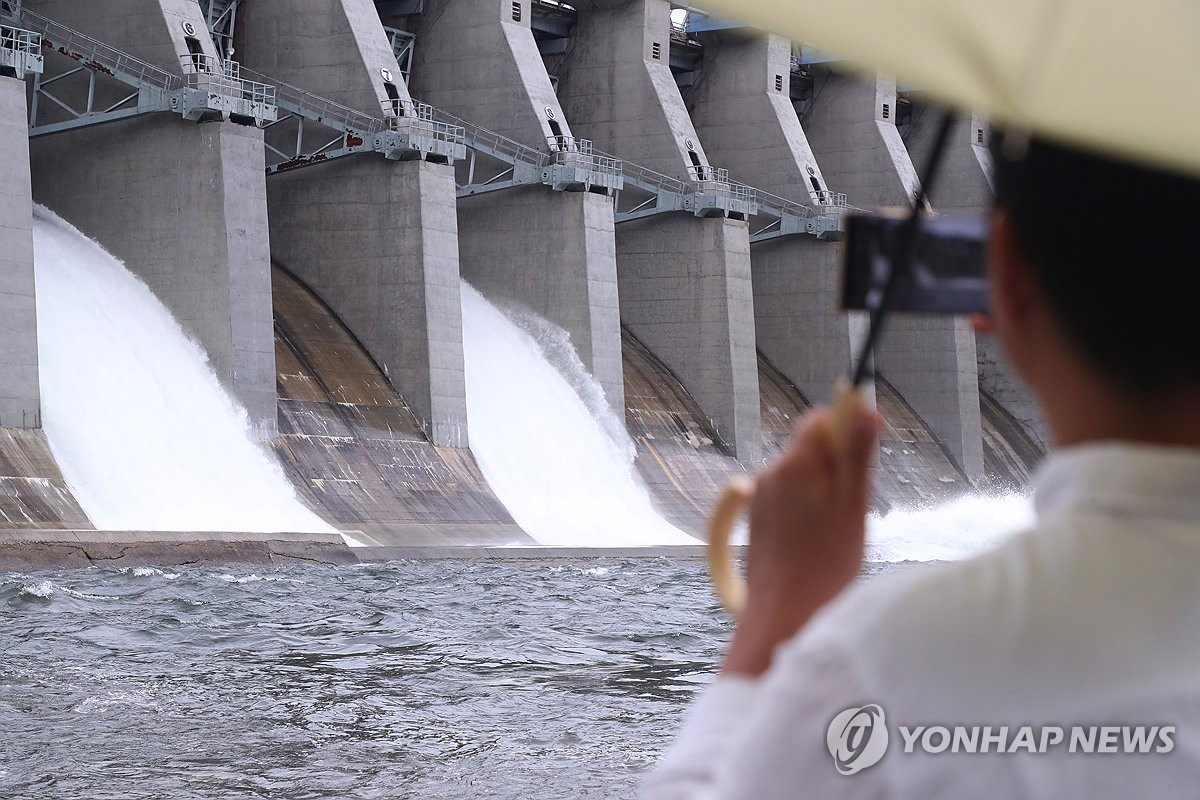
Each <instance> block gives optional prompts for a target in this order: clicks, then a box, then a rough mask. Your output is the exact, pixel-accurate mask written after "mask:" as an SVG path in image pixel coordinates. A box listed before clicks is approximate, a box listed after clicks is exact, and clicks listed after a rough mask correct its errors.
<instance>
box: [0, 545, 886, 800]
mask: <svg viewBox="0 0 1200 800" xmlns="http://www.w3.org/2000/svg"><path fill="white" fill-rule="evenodd" d="M889 568H890V567H889ZM730 632H731V625H730V621H729V619H728V617H727V616H726V615H725V613H724V612H723V611H721V610H720V609H719V608H718V606H717V605H716V603H715V601H714V599H713V596H712V593H711V589H710V588H709V585H708V582H707V578H706V575H705V571H704V568H703V565H702V563H701V562H699V561H692V560H669V559H665V558H660V559H629V560H617V559H611V560H603V561H602V560H594V561H575V562H479V561H476V562H472V561H422V562H394V563H389V564H380V565H370V566H359V567H330V568H321V567H295V568H292V567H289V568H271V569H261V568H259V569H254V570H250V569H247V568H225V569H203V570H201V569H184V568H178V569H172V570H167V569H163V570H159V569H152V568H131V569H124V570H119V571H118V570H102V569H90V570H82V571H70V572H40V573H28V574H12V573H0V797H3V798H21V800H42V798H46V799H47V800H48V799H49V798H55V799H56V800H57V798H74V797H78V798H89V799H93V800H102V799H104V798H122V799H123V800H135V799H138V798H172V800H174V799H175V798H221V800H228V799H230V798H331V799H332V798H463V799H464V800H465V799H466V798H472V799H474V798H512V799H513V800H540V799H541V798H546V799H547V800H550V799H551V798H630V797H634V796H636V792H637V786H638V783H639V778H640V775H641V774H642V772H643V771H644V770H646V769H647V767H649V766H650V765H652V764H653V763H654V762H655V760H656V759H657V758H658V756H659V755H660V754H661V753H662V751H663V749H664V748H665V747H666V746H667V744H668V743H669V741H670V738H671V734H672V733H673V731H674V730H675V728H676V726H677V725H678V724H679V721H680V719H681V715H682V713H683V712H684V710H685V709H686V707H687V704H688V702H689V701H690V700H691V699H692V698H693V696H694V695H695V693H696V692H697V691H698V690H699V689H701V688H702V687H703V686H704V685H705V684H706V683H707V682H709V681H710V680H711V679H712V676H713V673H714V671H715V669H716V666H717V663H718V659H719V657H720V654H721V652H722V651H723V649H724V646H725V644H726V643H727V641H728V637H729V635H730Z"/></svg>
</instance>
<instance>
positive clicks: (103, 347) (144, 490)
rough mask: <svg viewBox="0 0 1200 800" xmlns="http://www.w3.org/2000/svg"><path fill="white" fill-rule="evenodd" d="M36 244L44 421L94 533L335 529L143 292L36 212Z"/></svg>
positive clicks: (104, 257) (111, 261) (74, 235)
mask: <svg viewBox="0 0 1200 800" xmlns="http://www.w3.org/2000/svg"><path fill="white" fill-rule="evenodd" d="M33 238H34V254H35V264H36V267H35V274H36V284H37V315H38V320H37V321H38V358H39V359H40V362H41V365H40V366H41V387H42V426H43V428H44V429H45V432H46V436H47V438H48V439H49V441H50V449H51V450H52V451H53V453H54V457H55V460H56V461H57V462H58V466H59V468H60V469H61V470H62V473H63V476H64V477H65V478H66V481H67V483H68V485H69V486H70V488H71V491H72V492H73V493H74V495H75V498H76V499H77V500H78V501H79V504H80V505H81V506H82V507H83V510H84V512H85V513H86V514H87V515H88V518H89V519H90V520H91V521H92V524H94V525H95V526H96V527H97V528H99V529H101V530H164V531H166V530H194V531H303V532H323V533H333V532H334V530H333V528H331V527H330V526H329V525H327V524H326V523H325V522H323V521H322V520H321V519H320V518H318V517H317V516H316V515H315V514H314V513H312V512H311V511H310V510H308V508H306V507H305V506H304V505H303V504H302V503H301V502H300V501H299V500H298V499H297V497H296V495H295V492H294V491H293V489H292V486H291V485H290V484H289V483H288V481H287V479H286V477H284V475H283V472H282V470H281V469H280V468H279V466H278V464H276V463H275V461H274V459H273V457H272V456H271V455H270V454H268V453H267V452H266V451H264V450H263V449H262V448H261V447H260V446H259V445H258V444H257V443H255V442H254V441H253V439H252V436H251V433H250V426H249V421H248V419H247V417H246V412H245V410H244V409H242V408H241V407H240V406H239V405H238V404H237V403H235V402H234V401H233V400H232V399H231V398H230V397H229V396H228V395H227V394H226V393H225V391H224V390H223V389H222V388H221V385H220V384H219V383H218V380H217V376H216V375H215V373H214V372H213V371H212V368H211V367H210V366H209V364H208V359H207V357H206V355H205V353H204V351H203V350H202V349H201V347H200V346H199V345H198V344H196V343H195V342H194V341H192V340H191V339H189V338H188V337H187V336H186V335H185V334H184V332H183V330H182V329H181V328H180V327H179V324H178V323H177V322H176V321H175V320H174V318H173V317H172V316H171V314H170V312H168V311H167V309H166V307H164V306H163V304H162V303H160V302H159V301H158V299H157V298H156V297H155V296H154V295H153V294H152V293H151V291H150V290H149V288H147V286H146V285H145V284H144V283H142V282H141V281H140V280H138V279H137V278H136V277H134V276H133V275H132V274H131V273H130V272H129V271H128V270H127V269H126V268H125V266H124V265H123V264H121V262H119V261H118V260H117V259H115V258H113V257H112V256H111V255H109V254H108V253H106V252H105V251H104V250H103V248H101V247H100V246H99V245H98V244H96V243H95V242H93V241H91V240H90V239H88V238H87V237H85V236H84V235H83V234H81V233H80V232H79V231H77V230H75V229H74V228H73V227H71V225H70V224H68V223H67V222H66V221H64V220H62V219H61V218H59V217H58V216H56V215H55V214H53V213H52V212H50V211H48V210H47V209H45V208H42V207H40V206H39V207H37V208H36V209H35V212H34V229H33Z"/></svg>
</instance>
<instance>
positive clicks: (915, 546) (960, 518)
mask: <svg viewBox="0 0 1200 800" xmlns="http://www.w3.org/2000/svg"><path fill="white" fill-rule="evenodd" d="M1032 523H1033V507H1032V505H1031V504H1030V501H1029V499H1028V498H1027V497H1024V496H1021V495H1016V494H1013V495H1007V496H1005V497H996V498H988V497H976V496H967V497H962V498H959V499H958V500H954V501H952V502H949V503H946V504H944V505H941V506H936V507H933V508H929V509H922V510H919V511H891V512H889V513H888V514H887V515H886V516H883V517H879V516H876V515H872V516H871V517H869V518H868V520H867V560H868V561H887V562H896V561H957V560H960V559H964V558H969V557H971V556H973V555H976V554H977V553H981V552H983V551H984V550H988V549H990V548H991V547H994V546H995V545H997V544H999V543H1000V542H1002V541H1004V540H1005V539H1007V538H1008V537H1010V536H1012V535H1013V534H1014V533H1016V532H1017V531H1020V530H1022V529H1024V528H1027V527H1029V526H1030V525H1031V524H1032Z"/></svg>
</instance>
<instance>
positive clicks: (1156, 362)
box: [989, 134, 1200, 423]
mask: <svg viewBox="0 0 1200 800" xmlns="http://www.w3.org/2000/svg"><path fill="white" fill-rule="evenodd" d="M992 155H993V162H994V169H995V188H996V201H995V213H994V215H993V225H992V237H991V243H990V245H989V248H990V262H991V263H990V270H991V279H992V305H993V317H994V324H995V327H996V330H997V333H998V334H999V335H1000V337H1001V340H1002V343H1003V344H1004V346H1005V349H1006V350H1007V351H1008V353H1009V356H1010V358H1011V359H1012V361H1013V363H1014V365H1015V366H1016V368H1017V370H1018V371H1019V372H1020V373H1021V374H1022V376H1023V377H1025V378H1026V379H1027V380H1028V381H1029V382H1030V384H1031V385H1032V386H1033V388H1034V390H1035V392H1037V393H1038V394H1039V395H1040V396H1041V397H1042V399H1043V402H1044V403H1045V402H1046V400H1047V397H1046V394H1047V393H1048V392H1051V391H1056V390H1062V389H1063V388H1064V387H1062V386H1059V385H1058V383H1056V382H1057V381H1059V380H1060V379H1066V377H1065V376H1068V373H1070V374H1076V375H1080V376H1084V375H1086V376H1090V377H1091V378H1094V379H1095V381H1096V383H1097V384H1099V385H1102V386H1104V387H1105V388H1107V389H1108V393H1109V394H1110V395H1111V396H1113V397H1119V398H1122V399H1124V400H1126V401H1128V402H1130V403H1133V404H1145V402H1146V401H1150V402H1157V401H1158V400H1160V399H1163V398H1169V397H1171V396H1173V395H1176V394H1177V393H1179V392H1186V393H1194V392H1196V391H1197V390H1198V389H1200V307H1198V304H1200V263H1197V262H1198V260H1200V259H1198V256H1200V180H1196V179H1193V178H1190V177H1184V176H1181V175H1176V174H1171V173H1166V172H1160V171H1157V170H1155V169H1150V168H1146V167H1141V166H1138V165H1134V164H1130V163H1127V162H1123V161H1119V160H1115V159H1109V158H1104V157H1099V156H1095V155H1091V154H1088V153H1085V152H1083V151H1080V150H1076V149H1073V148H1066V147H1061V146H1057V145H1054V144H1051V143H1049V142H1046V141H1044V140H1039V139H1036V138H1034V139H1032V140H1028V141H1021V140H1020V139H1018V138H1017V137H1015V136H1012V135H1009V136H1008V139H1007V142H1006V141H1005V136H1004V135H1003V134H999V135H997V136H995V137H994V138H993V146H992ZM1197 412H1198V414H1200V409H1197ZM1052 423H1053V420H1052Z"/></svg>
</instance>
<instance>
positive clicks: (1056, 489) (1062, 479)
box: [1033, 441, 1200, 526]
mask: <svg viewBox="0 0 1200 800" xmlns="http://www.w3.org/2000/svg"><path fill="white" fill-rule="evenodd" d="M1033 487H1034V492H1033V506H1034V509H1035V510H1036V511H1037V513H1038V515H1039V516H1045V515H1047V514H1051V513H1054V512H1058V511H1062V510H1080V511H1082V510H1089V511H1097V512H1101V513H1109V514H1112V513H1116V514H1137V515H1142V516H1150V517H1159V518H1166V519H1173V520H1177V521H1181V522H1191V523H1194V524H1196V525H1197V526H1200V448H1193V447H1173V446H1169V445H1151V444H1141V443H1134V442H1120V441H1108V442H1089V443H1087V444H1081V445H1074V446H1071V447H1066V448H1063V449H1061V450H1058V451H1056V452H1054V453H1052V454H1051V455H1050V456H1049V457H1048V458H1047V459H1046V461H1045V462H1043V464H1042V465H1041V467H1040V468H1039V469H1038V471H1037V473H1036V475H1035V476H1034V479H1033Z"/></svg>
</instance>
